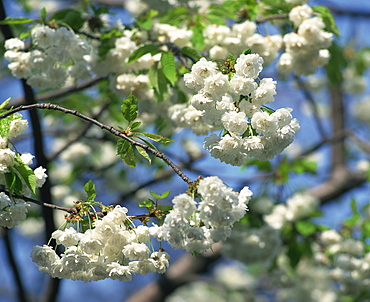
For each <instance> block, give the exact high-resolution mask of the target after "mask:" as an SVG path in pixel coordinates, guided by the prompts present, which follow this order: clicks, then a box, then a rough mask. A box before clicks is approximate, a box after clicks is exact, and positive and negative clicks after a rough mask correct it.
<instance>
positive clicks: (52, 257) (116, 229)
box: [31, 206, 169, 282]
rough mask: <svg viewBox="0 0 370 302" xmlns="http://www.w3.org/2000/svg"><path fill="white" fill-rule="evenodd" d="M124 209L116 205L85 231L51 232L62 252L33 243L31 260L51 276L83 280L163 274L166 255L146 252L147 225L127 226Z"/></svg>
mask: <svg viewBox="0 0 370 302" xmlns="http://www.w3.org/2000/svg"><path fill="white" fill-rule="evenodd" d="M127 211H128V210H127V209H126V208H124V207H120V206H116V207H115V208H114V209H113V210H112V211H111V212H109V213H108V214H107V215H106V216H104V217H103V219H101V220H97V221H95V222H94V225H93V227H94V228H92V229H88V230H87V231H85V233H79V232H77V231H76V230H75V229H73V228H67V229H65V230H63V231H61V230H58V231H55V232H54V233H53V234H52V237H53V238H54V239H55V240H56V242H57V244H61V245H64V246H65V251H64V253H63V254H62V255H61V256H58V255H57V254H56V252H55V251H54V250H53V249H52V247H50V246H47V245H44V246H35V247H34V248H33V251H32V253H31V258H32V260H33V261H34V262H35V263H36V265H37V266H38V267H39V269H40V271H42V272H45V273H48V274H50V275H51V276H52V277H54V278H68V279H73V280H83V281H85V282H87V281H93V280H94V281H97V280H102V279H106V278H111V279H118V280H121V281H130V280H131V279H132V275H133V274H141V275H146V274H148V273H155V272H158V273H164V272H165V271H166V268H167V267H168V265H169V255H168V254H167V253H166V252H162V251H158V252H151V251H150V249H149V247H148V246H147V243H148V242H149V240H150V236H151V233H150V230H149V227H147V226H143V225H141V226H138V227H136V228H132V227H131V226H128V223H129V224H130V221H129V220H128V217H127V215H126V213H127Z"/></svg>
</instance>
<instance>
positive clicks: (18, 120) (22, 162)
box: [0, 113, 47, 228]
mask: <svg viewBox="0 0 370 302" xmlns="http://www.w3.org/2000/svg"><path fill="white" fill-rule="evenodd" d="M27 128H28V122H27V120H23V119H22V115H21V114H19V113H15V114H13V115H12V116H11V117H8V118H6V119H2V120H1V129H2V133H1V135H3V136H0V185H5V187H6V185H7V181H6V180H5V173H8V174H13V173H14V174H13V176H14V177H16V178H17V180H19V181H21V183H22V189H21V192H20V193H21V194H22V195H24V196H31V190H30V188H29V187H28V185H27V184H26V183H25V181H24V178H22V177H21V176H20V173H21V172H20V171H25V169H27V170H28V169H31V168H30V167H29V166H30V165H32V163H33V162H32V159H33V158H34V156H33V155H31V154H29V153H23V154H21V153H18V152H15V151H13V150H12V149H11V143H10V142H9V140H10V139H13V138H15V137H17V136H19V135H21V134H23V133H24V132H25V131H26V129H27ZM5 129H6V130H5ZM45 171H46V169H44V168H43V167H38V168H36V169H35V170H34V171H33V172H34V176H35V177H34V181H35V182H36V187H37V188H40V187H42V185H43V184H44V183H45V180H46V178H47V175H46V173H45ZM27 173H29V171H28V172H27ZM29 177H31V176H30V175H29ZM28 206H29V204H28V203H26V202H24V201H23V200H21V199H14V198H9V197H8V195H6V194H5V193H4V192H1V193H0V226H3V227H7V228H12V227H14V226H16V225H18V224H19V223H20V222H21V221H22V220H24V219H25V218H26V214H27V212H28Z"/></svg>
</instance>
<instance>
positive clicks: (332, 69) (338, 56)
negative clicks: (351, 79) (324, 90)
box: [326, 42, 347, 86]
mask: <svg viewBox="0 0 370 302" xmlns="http://www.w3.org/2000/svg"><path fill="white" fill-rule="evenodd" d="M329 51H330V54H331V55H330V59H329V62H328V64H327V65H326V73H327V76H328V79H329V81H330V84H331V85H332V86H338V85H340V84H341V83H342V82H343V76H342V71H343V69H344V68H345V67H346V66H347V61H346V59H345V57H344V52H343V47H342V46H339V45H338V44H337V43H335V42H333V44H332V45H331V46H330V47H329Z"/></svg>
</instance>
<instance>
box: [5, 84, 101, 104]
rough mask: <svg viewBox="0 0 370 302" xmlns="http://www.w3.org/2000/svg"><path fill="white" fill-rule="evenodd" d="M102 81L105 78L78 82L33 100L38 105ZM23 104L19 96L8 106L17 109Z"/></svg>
mask: <svg viewBox="0 0 370 302" xmlns="http://www.w3.org/2000/svg"><path fill="white" fill-rule="evenodd" d="M104 79H105V78H103V77H95V78H91V79H88V80H86V81H84V82H79V83H76V84H73V85H70V86H66V87H63V88H61V89H58V90H53V91H49V92H45V93H41V94H39V95H36V96H35V100H36V102H37V103H39V102H46V101H48V100H50V99H57V98H61V97H64V96H66V95H68V94H70V93H73V92H77V91H80V90H83V89H86V88H89V87H92V86H94V85H95V84H97V83H99V82H100V81H102V80H104ZM24 103H25V99H24V97H23V96H21V97H18V98H16V99H13V100H11V103H10V106H13V107H17V106H20V105H23V104H24Z"/></svg>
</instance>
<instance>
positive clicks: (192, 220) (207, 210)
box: [158, 176, 252, 252]
mask: <svg viewBox="0 0 370 302" xmlns="http://www.w3.org/2000/svg"><path fill="white" fill-rule="evenodd" d="M197 192H198V194H199V195H200V197H199V202H196V200H195V199H194V197H192V196H189V195H187V194H181V195H178V196H176V197H175V198H174V199H173V201H172V202H173V204H174V206H173V209H172V210H171V212H170V213H169V214H168V215H167V216H166V218H165V220H164V223H163V225H162V226H161V227H160V229H161V232H160V235H161V238H163V240H166V241H168V242H169V243H170V244H171V246H172V247H174V248H176V249H177V248H181V249H184V250H186V251H188V252H203V251H205V250H207V249H209V248H210V247H211V246H212V244H214V243H216V242H219V241H224V240H225V239H226V238H227V237H228V236H230V233H231V229H232V227H233V224H234V223H235V222H236V221H238V220H240V219H241V218H243V216H244V215H245V213H246V211H247V210H248V207H247V205H248V202H249V200H250V198H251V196H252V192H251V191H250V190H249V189H248V187H245V188H244V189H243V190H242V191H241V192H240V193H237V192H235V191H233V190H232V189H231V188H229V187H228V186H226V185H225V184H224V183H223V182H222V181H221V180H220V179H219V178H218V177H217V176H211V177H207V178H204V179H201V180H200V182H199V186H198V189H197ZM158 239H160V238H158Z"/></svg>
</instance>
